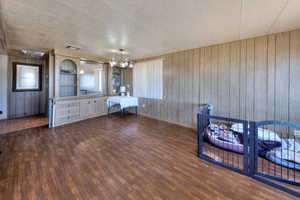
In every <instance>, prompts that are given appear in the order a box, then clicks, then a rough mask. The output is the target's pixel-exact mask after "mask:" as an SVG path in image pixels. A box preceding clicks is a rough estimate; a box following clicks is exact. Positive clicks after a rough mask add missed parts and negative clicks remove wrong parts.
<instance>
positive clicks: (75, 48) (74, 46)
mask: <svg viewBox="0 0 300 200" xmlns="http://www.w3.org/2000/svg"><path fill="white" fill-rule="evenodd" d="M65 47H66V49H71V50H80V49H81V47H80V46H77V45H73V44H67V45H66V46H65Z"/></svg>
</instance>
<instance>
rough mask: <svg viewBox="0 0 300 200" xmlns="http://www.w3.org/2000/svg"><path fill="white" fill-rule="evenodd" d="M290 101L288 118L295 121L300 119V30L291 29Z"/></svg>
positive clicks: (297, 121)
mask: <svg viewBox="0 0 300 200" xmlns="http://www.w3.org/2000/svg"><path fill="white" fill-rule="evenodd" d="M290 45H291V48H290V49H291V54H290V55H291V57H290V58H291V60H290V101H289V108H290V109H289V110H290V116H289V120H290V121H292V122H295V123H299V121H300V114H299V112H300V89H299V86H300V78H299V76H300V30H297V31H293V32H292V33H291V38H290Z"/></svg>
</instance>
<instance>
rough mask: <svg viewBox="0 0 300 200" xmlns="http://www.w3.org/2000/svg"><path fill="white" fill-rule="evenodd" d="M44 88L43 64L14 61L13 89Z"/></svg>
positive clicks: (29, 89) (16, 90) (32, 89)
mask: <svg viewBox="0 0 300 200" xmlns="http://www.w3.org/2000/svg"><path fill="white" fill-rule="evenodd" d="M41 89H42V66H41V65H36V64H24V63H13V91H14V92H23V91H40V90H41Z"/></svg>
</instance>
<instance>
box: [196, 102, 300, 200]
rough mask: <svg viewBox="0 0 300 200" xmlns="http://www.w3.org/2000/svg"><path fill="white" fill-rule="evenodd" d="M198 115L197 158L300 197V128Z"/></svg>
mask: <svg viewBox="0 0 300 200" xmlns="http://www.w3.org/2000/svg"><path fill="white" fill-rule="evenodd" d="M212 110H213V106H212V105H207V104H205V105H202V106H201V107H200V108H199V112H198V152H197V154H198V157H199V158H200V159H203V160H205V161H208V162H211V163H214V164H217V165H220V166H222V167H225V168H227V169H230V170H233V171H236V172H239V173H242V174H244V175H247V176H250V177H252V178H255V179H257V180H259V181H261V182H263V183H266V184H269V185H271V186H274V187H276V188H278V189H281V190H284V191H286V192H288V193H291V194H293V195H295V196H298V197H300V187H299V186H300V140H299V138H297V137H296V136H298V133H299V130H300V125H298V124H294V123H290V122H281V121H262V122H254V121H246V120H241V119H233V118H226V117H220V116H214V115H212Z"/></svg>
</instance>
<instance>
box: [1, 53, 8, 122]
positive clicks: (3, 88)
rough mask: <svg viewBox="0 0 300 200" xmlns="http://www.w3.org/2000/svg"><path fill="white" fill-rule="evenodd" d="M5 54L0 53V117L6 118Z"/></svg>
mask: <svg viewBox="0 0 300 200" xmlns="http://www.w3.org/2000/svg"><path fill="white" fill-rule="evenodd" d="M7 60H8V57H7V55H0V110H1V111H2V112H3V114H0V119H5V118H7Z"/></svg>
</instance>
